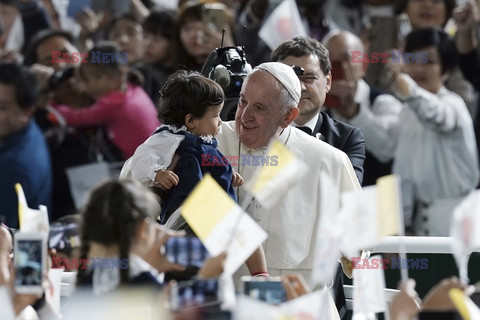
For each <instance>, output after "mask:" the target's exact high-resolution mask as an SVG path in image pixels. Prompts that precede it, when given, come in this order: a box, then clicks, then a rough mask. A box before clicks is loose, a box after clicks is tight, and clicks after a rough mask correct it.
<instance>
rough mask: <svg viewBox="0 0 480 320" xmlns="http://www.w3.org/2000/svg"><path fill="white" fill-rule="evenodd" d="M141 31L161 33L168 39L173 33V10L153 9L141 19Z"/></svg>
mask: <svg viewBox="0 0 480 320" xmlns="http://www.w3.org/2000/svg"><path fill="white" fill-rule="evenodd" d="M143 31H144V32H148V33H153V34H155V35H161V36H163V37H165V38H167V39H169V40H171V39H173V37H174V35H175V33H174V32H175V11H173V10H153V11H151V12H150V14H149V15H148V17H146V18H145V20H144V21H143Z"/></svg>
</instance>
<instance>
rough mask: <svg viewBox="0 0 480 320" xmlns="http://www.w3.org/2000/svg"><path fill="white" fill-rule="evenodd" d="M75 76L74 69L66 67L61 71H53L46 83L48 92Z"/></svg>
mask: <svg viewBox="0 0 480 320" xmlns="http://www.w3.org/2000/svg"><path fill="white" fill-rule="evenodd" d="M74 75H75V67H74V66H68V67H65V68H63V69H60V70H57V71H55V72H54V73H53V74H52V75H51V77H50V79H49V81H48V89H49V90H52V91H53V90H56V89H58V87H59V86H60V85H61V84H62V83H64V82H65V81H67V80H68V79H70V78H72V77H73V76H74Z"/></svg>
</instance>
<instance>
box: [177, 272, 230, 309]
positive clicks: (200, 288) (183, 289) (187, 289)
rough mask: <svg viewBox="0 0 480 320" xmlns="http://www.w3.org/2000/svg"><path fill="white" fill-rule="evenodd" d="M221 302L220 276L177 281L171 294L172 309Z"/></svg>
mask: <svg viewBox="0 0 480 320" xmlns="http://www.w3.org/2000/svg"><path fill="white" fill-rule="evenodd" d="M220 302H221V296H220V280H219V279H218V278H214V279H204V280H192V281H187V282H179V283H175V285H174V286H173V287H172V290H171V294H170V307H171V308H172V310H179V309H183V308H189V307H199V306H209V305H217V304H219V303H220Z"/></svg>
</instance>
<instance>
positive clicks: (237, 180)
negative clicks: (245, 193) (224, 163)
mask: <svg viewBox="0 0 480 320" xmlns="http://www.w3.org/2000/svg"><path fill="white" fill-rule="evenodd" d="M232 184H233V186H234V187H240V186H241V185H243V178H242V176H241V175H240V173H238V172H234V173H233V177H232Z"/></svg>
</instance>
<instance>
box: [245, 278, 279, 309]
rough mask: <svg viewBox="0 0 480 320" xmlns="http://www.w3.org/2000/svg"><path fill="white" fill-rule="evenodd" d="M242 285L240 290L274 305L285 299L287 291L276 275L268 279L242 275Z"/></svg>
mask: <svg viewBox="0 0 480 320" xmlns="http://www.w3.org/2000/svg"><path fill="white" fill-rule="evenodd" d="M242 286H243V287H242V292H243V293H244V294H246V295H247V296H249V297H250V298H253V299H257V300H261V301H265V302H267V303H270V304H274V305H277V304H280V303H282V302H285V301H287V293H286V292H285V288H284V287H283V284H282V282H281V280H280V278H278V277H272V278H270V280H264V279H258V278H251V277H242Z"/></svg>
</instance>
